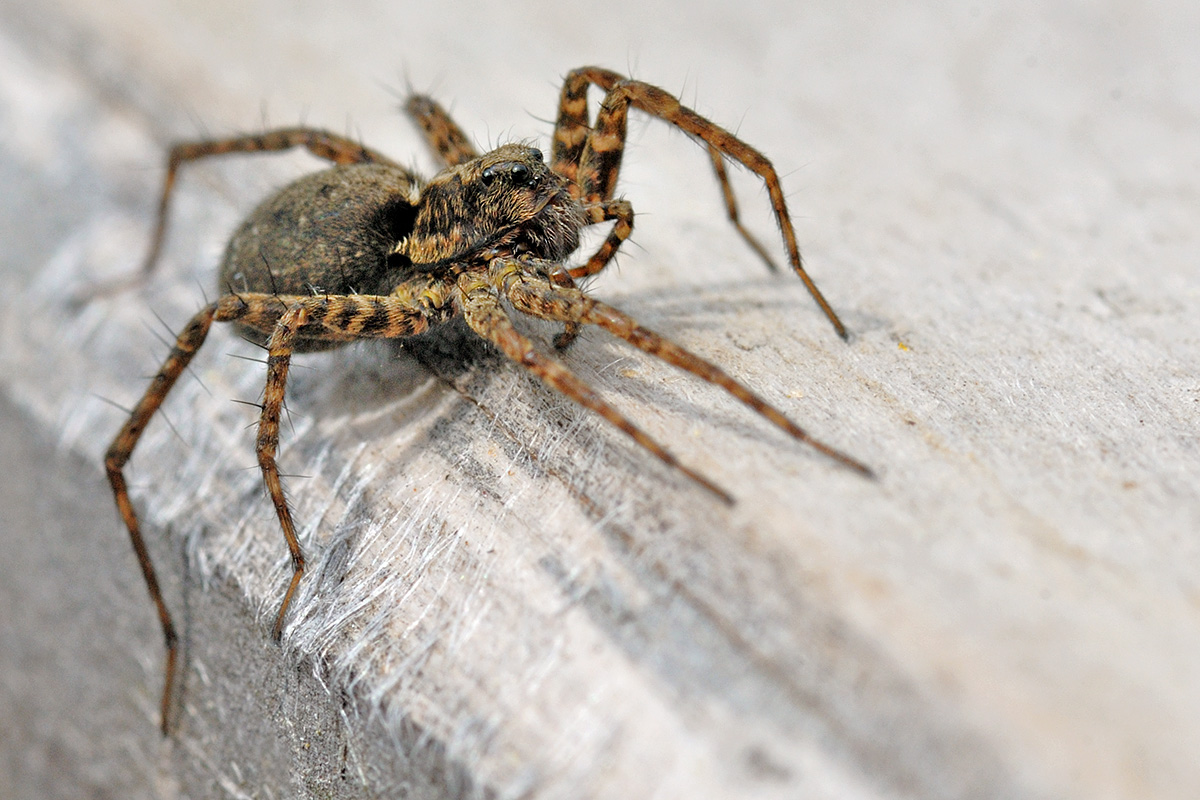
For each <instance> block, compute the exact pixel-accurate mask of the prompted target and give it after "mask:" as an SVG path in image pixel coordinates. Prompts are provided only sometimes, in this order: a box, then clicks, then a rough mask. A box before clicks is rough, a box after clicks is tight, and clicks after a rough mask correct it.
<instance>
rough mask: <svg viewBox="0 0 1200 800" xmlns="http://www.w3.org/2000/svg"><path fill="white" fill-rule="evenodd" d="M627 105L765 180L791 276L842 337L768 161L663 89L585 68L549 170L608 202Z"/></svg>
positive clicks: (575, 76) (721, 175) (587, 198)
mask: <svg viewBox="0 0 1200 800" xmlns="http://www.w3.org/2000/svg"><path fill="white" fill-rule="evenodd" d="M589 84H595V85H596V86H598V87H600V88H601V89H602V90H603V91H605V92H606V94H605V97H604V100H603V101H602V102H601V104H600V110H599V111H598V112H597V114H596V121H595V123H594V125H592V126H591V128H590V129H589V128H588V125H587V107H586V106H587V87H588V85H589ZM630 106H633V107H634V108H637V109H639V110H641V111H643V112H645V113H647V114H650V115H652V116H655V117H658V118H659V119H662V120H664V121H666V122H669V123H671V124H672V125H674V126H676V127H677V128H679V129H680V130H682V131H683V132H684V133H686V134H688V135H689V136H692V137H694V138H696V139H699V140H701V141H703V142H704V143H705V144H706V145H707V147H708V149H709V152H710V156H712V154H713V152H714V151H715V152H716V153H717V154H718V155H719V156H720V158H722V159H723V158H729V159H731V160H733V161H736V162H738V163H740V164H742V165H743V166H744V167H746V168H747V169H749V170H750V171H752V172H754V173H755V174H757V175H758V176H759V177H760V178H762V180H763V182H764V183H765V184H766V187H767V194H768V195H769V196H770V199H771V205H772V207H773V208H774V210H775V219H776V222H777V223H778V224H779V230H780V233H781V234H782V236H783V243H784V247H785V248H786V250H787V253H788V261H789V262H790V263H791V266H792V269H793V270H794V271H795V272H796V274H797V275H799V276H800V279H801V280H802V281H804V285H805V287H806V288H807V289H808V292H809V294H811V295H812V297H813V299H814V300H815V301H816V303H817V305H818V306H820V308H821V310H822V312H824V314H825V316H826V317H828V319H829V321H830V323H831V324H832V325H833V327H834V329H835V330H836V331H837V333H838V335H839V336H841V337H842V338H843V339H844V338H846V336H847V334H846V328H845V326H844V325H843V324H842V322H841V320H840V319H838V316H837V314H836V313H834V311H833V308H832V307H831V306H830V305H829V303H828V301H826V300H825V297H824V296H823V295H822V294H821V292H820V290H819V289H818V288H817V286H816V284H815V283H814V282H813V280H812V278H810V277H809V275H808V273H807V272H806V271H805V269H804V265H803V262H802V261H801V258H800V248H799V246H798V245H797V244H796V233H795V230H794V229H793V227H792V221H791V217H790V216H789V215H788V210H787V202H786V201H785V200H784V196H783V187H782V185H781V184H780V182H779V176H778V174H777V173H776V172H775V168H774V167H773V166H772V165H771V162H770V161H769V160H768V159H767V157H766V156H764V155H763V154H762V153H760V152H758V151H757V150H755V149H754V148H753V147H751V146H750V145H748V144H746V143H745V142H743V141H742V140H741V139H739V138H737V137H736V136H734V135H733V134H732V133H730V132H729V131H727V130H725V129H724V128H722V127H720V126H719V125H717V124H715V123H713V122H710V121H709V120H707V119H705V118H704V117H702V116H700V115H699V114H697V113H696V112H695V111H692V110H691V109H690V108H687V107H686V106H684V105H683V104H681V103H680V102H679V100H678V99H677V98H675V97H674V96H672V95H670V94H668V93H667V92H665V91H663V90H662V89H659V88H658V87H656V86H651V85H650V84H648V83H643V82H641V81H634V80H628V79H626V78H624V77H623V76H621V75H619V74H618V73H616V72H612V71H610V70H606V69H601V68H599V67H583V68H582V69H578V70H575V71H573V72H571V73H570V74H569V75H568V76H567V79H566V82H565V83H564V86H563V90H562V95H561V99H560V108H559V118H558V125H559V128H558V129H556V130H555V136H554V151H553V152H554V158H553V159H552V162H551V163H552V164H553V165H554V169H555V170H556V171H557V172H560V174H563V175H567V176H569V177H573V178H574V181H575V182H576V183H577V184H578V186H579V190H578V191H579V194H580V198H581V199H582V200H583V202H584V203H585V204H593V203H597V202H601V201H604V200H608V199H610V198H612V196H613V192H614V190H615V188H616V183H617V176H618V174H619V172H620V169H621V155H622V153H623V151H624V147H625V132H626V122H627V117H628V112H629V107H630ZM712 158H713V162H714V169H715V170H716V172H717V178H718V180H719V181H720V182H721V185H722V191H723V194H724V196H725V198H726V209H727V211H728V212H729V216H730V219H731V220H733V221H734V224H735V225H737V226H738V228H739V230H740V229H741V226H740V225H738V223H737V219H736V218H737V210H736V205H733V204H731V203H730V198H731V197H732V189H730V187H729V183H728V176H727V175H725V172H724V165H723V163H722V164H719V165H718V162H719V160H720V159H718V157H717V156H712ZM568 160H570V161H572V162H573V163H574V164H577V166H575V167H574V168H573V169H572V168H571V167H570V166H566V165H565V162H566V161H568ZM749 241H750V243H751V246H752V247H754V246H755V244H756V243H755V242H754V241H753V239H752V238H751V239H750V240H749ZM755 249H756V250H758V249H759V248H757V247H756V248H755Z"/></svg>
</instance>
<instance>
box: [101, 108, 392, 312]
mask: <svg viewBox="0 0 1200 800" xmlns="http://www.w3.org/2000/svg"><path fill="white" fill-rule="evenodd" d="M293 147H304V148H306V149H307V150H308V151H309V152H310V153H312V154H313V155H314V156H316V157H317V158H323V159H325V160H326V161H331V162H333V163H334V164H360V163H375V164H393V165H394V164H395V162H394V161H392V160H391V159H390V158H388V157H387V156H385V155H383V154H382V153H379V152H376V151H375V150H371V149H370V148H367V147H363V146H362V145H361V144H359V143H358V142H355V141H354V140H353V139H348V138H346V137H345V136H338V135H337V134H335V133H329V132H328V131H323V130H318V129H316V128H281V129H279V130H274V131H267V132H266V133H261V134H251V135H247V136H231V137H229V138H226V139H207V140H201V141H195V142H180V143H179V144H176V145H175V146H174V147H172V148H171V151H170V153H168V155H167V175H166V178H165V179H164V180H163V188H162V194H161V195H160V197H159V200H158V216H157V221H156V222H155V225H154V236H153V237H152V238H151V240H150V251H149V252H148V253H147V254H146V260H145V261H144V262H143V264H142V270H141V272H140V273H139V274H138V275H137V276H135V277H134V278H132V279H131V280H130V281H125V282H123V283H122V284H121V286H124V285H126V284H128V283H130V282H136V281H138V280H142V279H144V278H145V276H147V275H149V274H150V273H151V272H152V271H153V270H154V266H155V264H156V263H158V256H159V254H160V253H161V251H162V246H163V242H164V241H165V239H166V234H167V216H168V212H169V211H170V208H171V197H172V194H173V192H174V188H175V179H176V177H177V175H178V172H179V167H180V166H182V165H183V164H185V163H188V162H191V161H197V160H199V159H201V158H207V157H209V156H221V155H228V154H230V153H271V152H279V151H282V150H290V149H292V148H293ZM110 288H120V287H118V286H117V285H116V284H114V285H113V287H108V286H106V287H104V289H105V290H109V289H110Z"/></svg>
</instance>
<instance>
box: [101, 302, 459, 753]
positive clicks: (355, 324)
mask: <svg viewBox="0 0 1200 800" xmlns="http://www.w3.org/2000/svg"><path fill="white" fill-rule="evenodd" d="M431 319H434V321H437V319H440V318H433V317H431V316H430V313H429V312H426V311H423V310H421V307H420V306H418V305H416V303H415V301H408V300H404V299H399V298H394V297H377V296H370V295H348V296H342V295H334V296H316V297H312V296H276V295H270V294H244V295H233V294H231V295H225V296H224V297H222V298H221V299H220V300H218V301H217V302H215V303H212V304H210V305H208V306H206V307H205V308H203V309H201V310H200V311H199V313H197V314H196V315H195V316H194V317H192V319H191V321H190V322H188V324H187V325H186V326H185V327H184V329H183V331H182V332H180V334H179V336H178V337H177V338H176V340H175V345H174V346H173V347H172V348H171V352H170V354H169V355H168V356H167V359H166V361H165V362H163V365H162V367H160V368H159V370H158V373H157V374H156V375H155V376H154V378H153V379H152V380H151V382H150V386H149V388H148V389H147V390H146V393H145V394H144V395H143V396H142V399H141V400H139V401H138V404H137V405H136V406H135V407H134V409H133V411H132V412H131V413H130V415H129V419H128V420H126V422H125V425H124V426H123V427H122V428H121V430H120V432H118V433H117V436H116V438H115V439H113V441H112V444H111V445H109V448H108V452H107V454H106V456H105V459H104V467H105V471H106V472H107V474H108V480H109V483H110V484H111V486H112V490H113V498H114V499H115V501H116V505H117V510H118V511H119V512H120V514H121V519H122V520H124V522H125V527H126V528H127V529H128V530H129V537H130V540H131V541H132V544H133V550H134V553H135V554H136V555H137V559H138V564H139V565H140V566H141V568H142V576H143V577H144V578H145V581H146V588H147V589H148V590H149V592H150V598H151V599H152V600H153V601H154V607H155V609H156V611H157V612H158V618H159V623H160V624H161V626H162V630H163V638H164V640H165V642H166V650H167V662H166V670H165V672H166V675H165V678H164V681H163V695H162V702H161V707H160V715H161V716H160V724H161V726H162V729H163V732H164V733H166V731H167V720H168V712H169V710H170V701H171V697H172V696H173V693H174V687H175V673H176V661H177V656H178V636H177V634H176V631H175V625H174V623H173V621H172V619H171V614H170V612H169V611H168V610H167V606H166V603H165V601H164V600H163V596H162V590H161V588H160V586H159V582H158V576H157V574H156V572H155V570H154V565H153V563H152V562H151V561H150V555H149V552H148V551H147V550H146V543H145V540H144V538H143V537H142V532H141V525H140V523H139V521H138V516H137V512H136V511H135V510H134V508H133V503H132V502H131V500H130V498H129V488H128V485H127V483H126V481H125V472H124V470H125V465H126V464H127V463H128V462H129V459H130V457H131V456H132V455H133V451H134V448H136V447H137V443H138V441H139V440H140V439H141V436H142V434H143V433H144V432H145V430H146V426H147V425H148V424H149V423H150V420H151V419H152V418H153V417H154V414H155V412H157V411H158V409H159V407H160V406H161V405H162V404H163V401H164V400H165V399H166V397H167V394H168V393H169V392H170V391H171V389H172V387H174V385H175V382H176V381H177V380H178V379H179V376H180V375H182V374H183V371H184V370H185V369H186V368H187V365H188V363H189V362H191V360H192V358H193V356H195V354H196V351H197V350H199V348H200V346H201V345H203V344H204V340H205V338H206V337H207V336H208V331H209V329H210V328H211V327H212V323H213V322H214V321H217V322H239V323H241V324H243V325H248V326H251V327H253V328H257V329H258V330H262V331H270V332H271V338H270V340H269V341H268V345H267V347H268V351H269V356H268V359H267V387H266V390H265V392H264V398H263V405H262V416H261V418H260V420H259V430H258V439H257V444H256V450H257V452H258V460H259V465H260V467H261V468H262V472H263V478H264V481H265V483H266V486H267V490H268V492H269V493H270V495H271V500H272V502H273V503H274V505H275V510H276V513H277V515H278V517H279V523H280V526H281V527H282V528H283V535H284V538H285V539H286V540H287V546H288V551H289V552H290V553H291V556H292V580H291V583H290V585H289V586H288V590H287V593H286V595H285V596H284V600H283V603H282V605H281V607H280V609H279V613H278V615H277V617H276V620H275V628H274V632H275V636H276V638H277V639H278V638H279V634H280V632H281V631H282V625H283V619H284V615H285V613H286V612H287V608H288V605H289V604H290V602H291V598H292V595H293V594H294V593H295V590H296V586H297V585H298V584H299V581H300V577H301V576H302V575H303V572H304V556H303V553H302V552H301V550H300V544H299V542H298V541H297V539H296V534H295V527H294V525H293V524H292V517H291V512H290V510H289V509H288V505H287V500H286V498H285V497H284V494H283V487H282V484H281V482H280V477H279V470H278V468H277V466H276V463H275V453H276V450H277V449H278V444H279V415H280V412H281V409H282V407H283V395H284V389H285V387H286V383H287V371H288V365H289V363H290V360H291V351H292V346H293V344H294V343H295V340H296V337H297V336H304V337H305V338H309V339H313V338H323V339H328V340H331V341H350V340H353V339H360V338H384V337H400V336H408V335H412V334H416V333H421V332H423V331H425V330H427V329H428V328H429V324H430V321H431Z"/></svg>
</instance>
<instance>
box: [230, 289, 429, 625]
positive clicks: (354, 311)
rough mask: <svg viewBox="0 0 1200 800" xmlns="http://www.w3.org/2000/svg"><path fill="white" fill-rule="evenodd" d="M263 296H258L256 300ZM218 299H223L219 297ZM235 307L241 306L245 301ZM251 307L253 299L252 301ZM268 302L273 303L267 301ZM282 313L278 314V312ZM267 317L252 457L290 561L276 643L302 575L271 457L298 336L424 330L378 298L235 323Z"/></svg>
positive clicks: (402, 304)
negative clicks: (268, 331) (263, 375)
mask: <svg viewBox="0 0 1200 800" xmlns="http://www.w3.org/2000/svg"><path fill="white" fill-rule="evenodd" d="M257 297H264V296H257ZM223 299H224V298H223ZM235 299H239V300H240V302H241V303H242V304H243V305H245V304H247V299H248V298H247V297H246V296H243V297H242V298H235ZM255 301H256V302H257V298H256V299H255ZM272 301H273V302H272ZM281 307H282V308H284V309H286V310H283V312H282V313H279V309H280V308H281ZM272 317H276V318H277V321H276V322H275V324H274V327H273V329H272V332H271V338H270V339H269V340H268V341H267V384H266V388H265V390H264V391H263V403H262V415H261V417H260V418H259V423H258V437H257V440H256V442H255V452H256V453H257V455H258V464H259V467H260V468H261V469H262V474H263V481H264V483H265V484H266V487H267V492H268V493H269V494H270V496H271V502H272V503H273V504H274V506H275V513H276V516H278V517H279V526H280V527H281V528H282V529H283V537H284V539H285V540H286V541H287V546H288V552H289V553H290V554H291V557H292V579H291V582H290V583H289V584H288V588H287V591H286V592H285V593H284V596H283V602H282V603H280V606H279V612H278V613H277V614H276V616H275V625H274V627H273V628H272V635H273V636H274V638H275V641H279V640H280V638H282V635H283V621H284V619H285V617H286V616H287V610H288V607H289V606H290V605H291V602H292V597H293V595H294V594H295V593H296V588H297V587H298V586H299V585H300V579H301V578H302V577H303V576H304V554H303V552H302V550H301V549H300V542H299V541H298V540H297V538H296V528H295V524H294V523H293V520H292V513H291V509H290V507H289V506H288V502H287V498H286V496H285V495H284V492H283V484H282V482H281V480H280V477H279V467H278V464H277V463H276V459H275V456H276V453H277V451H278V449H279V418H280V412H281V409H282V408H283V398H284V390H285V388H286V386H287V374H288V367H289V365H290V363H291V356H292V350H293V347H294V346H295V342H296V339H297V337H298V336H301V335H303V336H304V337H306V338H308V339H314V338H320V339H328V340H332V341H350V340H353V339H363V338H396V337H401V336H411V335H413V334H417V333H423V332H424V331H426V330H428V328H429V321H430V318H429V316H428V312H426V311H424V310H422V309H421V308H420V307H418V306H414V305H413V304H411V303H410V302H406V301H405V300H402V299H399V298H395V297H387V296H379V295H318V296H309V297H305V296H290V297H280V298H276V297H274V296H270V300H267V301H265V302H264V303H263V308H262V309H261V311H259V312H258V313H257V315H256V314H252V313H250V312H249V311H246V312H243V316H242V317H241V319H240V320H239V321H241V322H242V323H243V324H249V325H253V326H254V327H259V328H263V327H266V325H267V324H268V323H269V322H270V320H271V318H272Z"/></svg>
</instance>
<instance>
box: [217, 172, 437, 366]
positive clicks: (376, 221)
mask: <svg viewBox="0 0 1200 800" xmlns="http://www.w3.org/2000/svg"><path fill="white" fill-rule="evenodd" d="M417 186H418V183H417V179H416V178H415V177H414V176H413V175H412V174H411V173H409V172H408V171H407V170H404V169H401V168H399V167H395V166H390V165H385V164H350V165H343V166H336V167H333V168H331V169H327V170H322V171H321V172H315V173H313V174H311V175H306V176H304V177H302V178H299V179H297V180H295V181H293V182H292V183H290V184H288V185H287V186H285V187H284V188H282V189H280V190H279V191H278V192H276V193H275V194H273V195H272V196H270V197H268V198H267V199H266V200H264V201H263V202H262V203H261V204H259V206H258V207H257V208H256V209H255V210H254V211H253V212H252V213H251V214H250V216H249V217H247V218H246V221H245V222H243V223H242V225H241V227H239V228H238V229H237V232H236V233H234V235H233V237H232V238H231V239H230V240H229V246H228V247H227V248H226V250H225V258H224V261H223V262H222V265H221V273H220V279H219V280H220V284H219V286H218V290H219V291H221V292H223V293H224V292H234V293H236V292H265V293H275V294H281V295H307V294H334V295H344V294H387V292H388V291H390V289H391V288H392V287H394V286H395V285H396V284H397V283H399V282H401V281H403V280H404V279H405V278H406V277H408V275H407V274H406V273H407V272H408V269H407V267H408V265H407V263H404V259H403V257H397V256H391V257H390V258H389V253H390V252H391V251H392V249H393V248H394V246H395V244H396V242H397V241H399V240H400V239H402V238H403V237H405V236H407V235H408V234H409V233H410V232H411V230H412V223H413V218H414V216H415V213H416V212H415V207H414V205H413V202H412V200H413V198H414V197H415V195H416V188H417ZM238 327H239V329H240V332H241V333H242V335H244V336H246V337H247V338H249V339H250V340H252V341H255V342H259V343H260V344H261V343H263V342H265V341H266V337H267V334H266V333H264V332H262V331H258V330H255V329H252V328H248V327H246V326H241V325H239V326H238ZM298 345H299V346H298V347H297V348H296V349H297V350H314V349H324V348H328V347H331V346H334V343H331V342H328V341H323V342H318V341H316V340H313V341H308V340H302V341H301V342H299V343H298Z"/></svg>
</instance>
